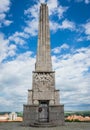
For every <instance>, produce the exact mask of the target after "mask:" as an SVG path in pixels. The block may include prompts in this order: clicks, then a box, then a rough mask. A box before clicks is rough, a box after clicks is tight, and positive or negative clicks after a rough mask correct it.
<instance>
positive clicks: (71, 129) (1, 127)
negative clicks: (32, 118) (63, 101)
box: [0, 122, 90, 130]
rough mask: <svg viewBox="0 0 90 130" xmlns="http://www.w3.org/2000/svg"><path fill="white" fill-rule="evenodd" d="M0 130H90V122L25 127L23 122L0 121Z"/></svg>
mask: <svg viewBox="0 0 90 130" xmlns="http://www.w3.org/2000/svg"><path fill="white" fill-rule="evenodd" d="M0 130H90V123H82V122H81V123H80V122H77V123H76V122H71V123H65V126H60V127H50V128H34V127H23V126H22V125H21V123H14V122H9V123H0Z"/></svg>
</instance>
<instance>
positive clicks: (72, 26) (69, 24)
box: [59, 19, 75, 30]
mask: <svg viewBox="0 0 90 130" xmlns="http://www.w3.org/2000/svg"><path fill="white" fill-rule="evenodd" d="M59 28H61V29H70V30H74V29H75V24H74V23H73V22H71V21H69V20H67V19H65V20H64V21H63V22H62V24H61V25H60V26H59Z"/></svg>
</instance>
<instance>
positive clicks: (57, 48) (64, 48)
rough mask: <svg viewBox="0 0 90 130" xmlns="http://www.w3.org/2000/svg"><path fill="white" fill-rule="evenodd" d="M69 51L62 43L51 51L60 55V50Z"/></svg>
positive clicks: (67, 46) (66, 45)
mask: <svg viewBox="0 0 90 130" xmlns="http://www.w3.org/2000/svg"><path fill="white" fill-rule="evenodd" d="M66 49H69V45H68V44H66V43H64V44H63V45H61V46H59V47H56V48H54V49H52V52H54V53H55V54H57V53H60V52H61V51H62V50H66Z"/></svg>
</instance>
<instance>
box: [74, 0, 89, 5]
mask: <svg viewBox="0 0 90 130" xmlns="http://www.w3.org/2000/svg"><path fill="white" fill-rule="evenodd" d="M75 2H78V3H79V2H84V3H85V4H89V3H90V0H75Z"/></svg>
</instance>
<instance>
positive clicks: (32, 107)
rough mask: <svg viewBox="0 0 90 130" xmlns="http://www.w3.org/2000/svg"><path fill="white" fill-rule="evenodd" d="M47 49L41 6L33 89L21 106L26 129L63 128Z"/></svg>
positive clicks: (44, 9) (46, 21) (47, 32)
mask: <svg viewBox="0 0 90 130" xmlns="http://www.w3.org/2000/svg"><path fill="white" fill-rule="evenodd" d="M50 48H51V47H50V29H49V18H48V6H47V4H41V6H40V16H39V31H38V45H37V56H36V64H35V71H33V77H32V90H28V101H27V104H26V105H24V107H23V108H24V110H23V113H24V114H23V124H24V125H26V126H28V125H31V126H32V125H34V126H39V127H40V126H42V125H44V126H45V125H50V126H51V125H52V126H53V125H64V105H61V104H60V99H59V90H57V89H55V72H54V71H53V70H52V62H51V54H50V53H51V50H50ZM42 122H43V123H42ZM46 122H47V123H46ZM45 123H46V124H45Z"/></svg>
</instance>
